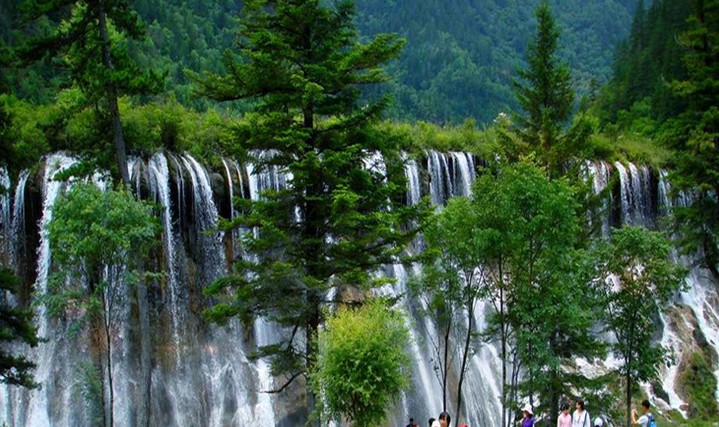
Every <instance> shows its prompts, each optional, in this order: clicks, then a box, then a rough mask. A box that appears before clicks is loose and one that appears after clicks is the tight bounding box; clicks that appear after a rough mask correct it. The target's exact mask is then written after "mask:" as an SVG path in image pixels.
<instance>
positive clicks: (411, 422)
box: [407, 418, 419, 427]
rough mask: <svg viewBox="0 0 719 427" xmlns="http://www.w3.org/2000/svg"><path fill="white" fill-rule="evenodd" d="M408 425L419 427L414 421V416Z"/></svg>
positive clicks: (408, 426)
mask: <svg viewBox="0 0 719 427" xmlns="http://www.w3.org/2000/svg"><path fill="white" fill-rule="evenodd" d="M407 427H419V426H417V424H415V423H414V418H410V419H409V424H407Z"/></svg>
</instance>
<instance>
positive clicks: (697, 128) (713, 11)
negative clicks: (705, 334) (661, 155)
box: [668, 0, 719, 278]
mask: <svg viewBox="0 0 719 427" xmlns="http://www.w3.org/2000/svg"><path fill="white" fill-rule="evenodd" d="M692 4H693V14H692V15H691V16H690V18H689V20H688V27H689V28H688V29H687V30H686V31H685V32H684V33H682V34H681V36H680V41H681V43H682V44H683V45H684V46H685V47H686V50H687V51H686V54H685V56H684V63H685V66H686V68H687V78H686V79H684V80H678V81H675V82H674V88H675V91H676V92H677V94H678V95H679V96H681V97H682V98H684V99H686V101H687V108H686V110H685V111H684V112H683V113H682V114H680V115H679V116H678V117H677V118H676V120H674V121H672V122H670V123H669V124H668V128H669V139H670V142H672V143H673V147H674V148H675V152H676V154H675V156H674V160H675V163H676V170H675V171H674V174H673V175H672V177H673V181H672V182H673V183H674V184H675V187H676V190H678V191H679V190H683V191H686V192H688V193H690V194H692V196H693V197H692V200H691V203H690V205H689V206H687V207H678V208H677V209H676V210H675V214H676V219H677V224H678V226H679V228H680V229H681V231H682V235H683V236H684V241H683V244H684V246H685V247H687V248H689V249H690V250H691V251H692V252H694V251H696V249H699V250H700V252H701V253H702V254H703V261H704V265H705V266H706V267H707V268H708V269H709V270H710V271H711V272H712V273H713V274H714V277H716V278H719V201H717V195H718V194H719V172H718V171H719V106H718V105H717V99H719V83H718V82H719V77H717V76H719V1H717V0H697V1H694V2H693V3H692Z"/></svg>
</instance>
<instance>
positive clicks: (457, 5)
mask: <svg viewBox="0 0 719 427" xmlns="http://www.w3.org/2000/svg"><path fill="white" fill-rule="evenodd" d="M16 3H17V2H13V1H9V0H3V1H2V7H0V22H1V23H3V24H5V23H6V24H7V25H0V39H2V40H4V41H6V42H7V43H8V44H10V45H17V44H18V43H19V40H20V39H21V37H22V36H23V34H22V31H20V29H18V28H16V27H17V26H18V25H17V24H18V23H19V22H18V21H19V20H18V19H17V13H16V12H17V4H16ZM538 3H539V0H529V1H527V2H521V3H518V2H515V3H513V2H506V1H502V0H492V1H485V2H482V3H481V4H480V3H477V2H475V1H473V0H457V1H454V2H452V3H451V4H450V3H447V2H443V1H441V0H424V1H423V2H422V4H417V2H408V1H395V2H392V3H387V2H385V1H382V0H360V1H358V2H357V6H358V12H359V13H358V15H357V17H356V18H355V23H356V24H357V28H358V30H359V33H360V37H361V38H362V39H363V40H367V39H370V38H372V37H373V36H374V35H376V34H378V33H383V32H395V33H398V34H400V35H401V36H402V37H404V38H406V39H407V40H408V41H409V46H408V47H407V48H406V49H405V50H404V52H403V54H402V55H401V56H400V57H399V58H398V59H397V60H395V61H394V62H392V63H391V64H390V67H391V71H392V74H394V75H396V76H398V77H397V78H396V79H395V80H393V81H391V82H388V83H387V85H386V87H383V88H382V89H381V90H380V91H381V92H382V93H384V92H385V91H390V92H392V93H393V94H395V96H396V98H397V102H396V103H395V104H394V105H393V106H392V107H391V109H390V111H389V114H390V116H391V117H392V118H393V119H401V120H416V119H422V120H427V121H430V122H433V123H461V122H462V121H463V120H464V119H466V118H468V117H472V118H475V119H476V120H477V121H478V122H479V123H490V122H491V121H492V120H493V119H494V117H496V115H497V114H498V113H499V112H500V111H508V110H509V109H511V108H513V107H516V104H515V102H514V99H513V96H512V91H511V74H512V70H514V69H516V68H517V67H520V66H522V65H523V53H524V49H525V46H526V44H527V41H528V39H529V37H530V35H531V33H532V24H531V10H532V8H533V7H535V6H536V5H537V4H538ZM551 3H552V6H553V7H554V10H555V11H556V12H557V18H558V22H559V24H560V25H561V27H562V28H563V36H562V39H561V44H562V45H563V47H562V48H560V52H559V54H560V56H561V57H562V58H563V59H564V60H566V61H568V63H569V64H570V66H571V67H572V69H573V70H575V73H576V74H575V81H574V85H575V88H576V89H578V90H579V91H580V92H582V93H587V92H590V91H591V84H590V82H591V81H593V80H596V81H597V82H599V83H603V82H604V81H606V80H607V78H608V77H609V75H610V74H611V71H612V69H611V62H612V48H613V47H614V46H615V45H616V44H617V42H618V41H619V40H620V39H621V38H622V37H624V36H626V35H627V34H628V32H629V29H630V23H631V14H632V11H633V10H634V6H635V4H636V0H597V1H594V2H591V3H587V2H586V1H582V0H565V1H558V0H553V1H552V2H551ZM132 7H133V9H134V10H136V11H137V14H138V15H139V16H140V17H141V19H142V21H144V22H145V23H147V24H146V28H145V31H146V34H147V37H144V38H141V39H134V40H131V41H130V43H129V47H128V49H129V51H130V56H131V57H132V58H133V60H135V61H136V62H137V64H138V65H139V66H141V67H142V68H143V69H148V68H152V69H155V70H161V71H162V73H163V74H165V75H167V82H168V84H167V87H166V91H167V92H168V93H171V94H172V95H173V96H174V97H175V98H176V99H178V100H179V101H180V102H181V103H182V104H183V105H186V106H191V107H193V108H198V109H202V110H204V109H205V108H207V107H208V106H209V104H210V102H209V101H207V100H205V99H198V98H196V97H193V96H192V90H191V82H190V81H189V79H188V78H187V76H186V75H185V73H184V70H191V71H194V72H200V71H203V70H208V71H211V72H214V73H219V72H221V71H222V58H223V52H224V51H225V49H227V48H230V47H231V46H232V44H233V42H234V41H235V33H234V28H235V19H236V17H237V15H238V14H239V13H240V11H241V7H242V4H241V2H237V1H213V2H202V1H197V0H135V1H133V2H132ZM53 27H54V22H53V21H52V20H44V21H42V22H40V21H38V26H37V28H38V29H37V31H38V32H43V31H51V30H52V28H53ZM59 65H61V64H58V63H57V61H52V60H51V59H49V58H45V59H43V60H41V61H40V62H38V63H37V64H35V65H33V66H31V67H28V68H24V69H22V70H5V71H8V72H7V73H2V72H0V74H5V76H0V80H5V84H4V85H3V84H2V83H0V87H1V86H7V87H8V89H9V90H10V91H11V92H12V93H13V94H15V95H16V96H18V97H19V98H21V99H29V100H32V101H34V102H40V103H49V102H52V100H53V98H54V95H55V93H57V91H58V90H59V88H62V87H64V86H66V81H67V77H68V76H67V72H66V71H65V70H63V69H62V67H60V66H59ZM1 77H5V79H2V78H1ZM375 94H376V92H375V91H374V90H367V91H366V95H367V96H368V97H370V98H372V97H373V96H375ZM232 108H237V109H238V110H240V111H245V110H247V108H248V105H247V103H240V105H236V106H233V107H232Z"/></svg>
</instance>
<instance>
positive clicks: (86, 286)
mask: <svg viewBox="0 0 719 427" xmlns="http://www.w3.org/2000/svg"><path fill="white" fill-rule="evenodd" d="M159 230H160V228H159V223H158V220H157V219H156V218H155V217H154V216H153V214H152V210H151V207H150V206H149V205H148V204H147V203H145V202H141V201H138V200H136V199H135V198H134V196H133V195H132V194H131V193H130V192H129V191H127V190H107V191H102V190H100V189H98V188H97V187H95V186H94V185H92V184H76V185H75V186H73V188H72V189H71V190H70V191H68V192H67V193H64V194H62V195H61V196H60V197H59V198H58V200H57V202H56V205H55V207H54V209H53V216H52V220H51V221H50V223H49V225H48V233H49V239H50V247H51V250H52V253H53V263H54V264H55V265H56V266H57V267H58V269H57V271H55V272H53V273H52V275H51V278H50V283H49V285H50V286H49V288H48V295H47V296H46V304H47V307H48V310H49V311H50V312H51V313H52V314H55V315H60V314H70V313H76V314H80V316H82V314H81V313H85V314H86V315H89V316H91V317H94V316H98V315H104V314H107V315H111V314H112V313H105V312H106V311H111V310H112V302H113V301H114V300H115V299H116V298H117V297H118V295H119V293H120V290H119V289H118V287H119V286H121V285H122V284H125V285H132V284H134V283H137V281H138V280H141V277H140V272H141V270H142V267H143V263H144V262H145V261H146V259H147V257H148V254H149V253H150V250H151V249H152V248H154V247H156V246H157V244H158V242H157V239H156V236H157V233H158V232H159ZM79 307H82V310H80V311H77V308H79ZM72 317H75V316H71V318H72ZM76 320H85V319H83V318H82V317H81V319H76Z"/></svg>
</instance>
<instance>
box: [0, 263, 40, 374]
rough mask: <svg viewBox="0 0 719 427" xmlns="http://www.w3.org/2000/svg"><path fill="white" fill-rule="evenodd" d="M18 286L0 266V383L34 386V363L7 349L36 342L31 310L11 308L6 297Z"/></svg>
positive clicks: (36, 343)
mask: <svg viewBox="0 0 719 427" xmlns="http://www.w3.org/2000/svg"><path fill="white" fill-rule="evenodd" d="M19 285H20V281H19V280H18V278H17V277H15V275H13V274H12V272H11V271H10V270H8V269H5V268H0V292H1V293H0V382H3V383H6V384H12V385H19V386H23V387H29V388H34V387H36V386H37V384H36V383H35V382H34V381H33V379H32V370H33V369H35V364H34V363H32V362H31V361H29V360H28V359H27V358H26V357H25V356H22V355H14V354H13V351H10V350H9V348H10V346H13V345H18V344H24V345H28V346H30V347H35V346H37V345H38V343H39V342H40V340H39V339H38V336H37V328H36V327H35V325H34V324H33V314H32V309H28V308H22V307H13V306H12V305H11V304H10V302H9V301H8V300H7V296H8V293H9V294H15V293H17V292H18V290H19V289H18V287H19Z"/></svg>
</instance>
